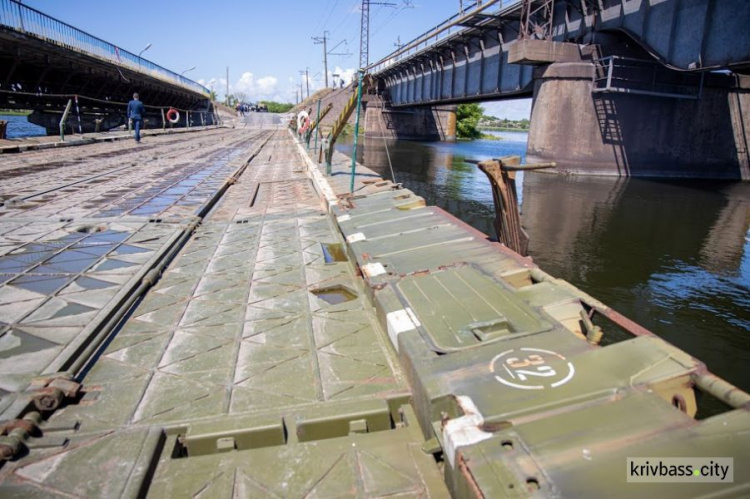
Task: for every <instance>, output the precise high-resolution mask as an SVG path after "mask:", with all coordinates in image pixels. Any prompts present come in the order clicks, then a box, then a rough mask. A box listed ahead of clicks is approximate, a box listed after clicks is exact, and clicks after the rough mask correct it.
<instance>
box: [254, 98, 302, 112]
mask: <svg viewBox="0 0 750 499" xmlns="http://www.w3.org/2000/svg"><path fill="white" fill-rule="evenodd" d="M260 104H265V105H266V107H267V108H268V112H269V113H286V112H287V111H289V110H290V109H291V108H293V107H294V104H289V103H286V102H274V101H267V100H262V101H260Z"/></svg>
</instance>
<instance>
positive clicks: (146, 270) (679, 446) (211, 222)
mask: <svg viewBox="0 0 750 499" xmlns="http://www.w3.org/2000/svg"><path fill="white" fill-rule="evenodd" d="M254 119H256V118H254ZM257 119H264V118H257ZM188 138H189V140H188ZM146 144H147V145H146V146H141V147H128V144H127V143H116V144H97V145H94V146H84V147H78V148H69V149H65V150H62V151H55V156H54V158H53V157H51V155H50V154H49V152H41V151H40V152H31V153H23V154H20V155H16V156H11V157H9V159H8V161H3V162H2V163H0V165H2V166H1V168H0V171H1V172H2V174H3V175H4V177H3V178H4V179H3V182H2V184H3V186H7V187H5V188H4V190H3V191H2V193H1V194H2V196H3V197H2V200H3V203H4V204H3V206H0V231H1V232H0V234H1V236H0V237H2V239H0V251H1V252H2V255H1V256H0V275H2V279H3V284H2V285H0V320H1V321H2V322H3V332H2V336H0V381H1V382H2V385H1V386H0V388H1V389H2V392H0V421H6V423H4V425H3V428H4V432H5V433H6V435H5V436H3V437H0V450H2V451H3V452H6V451H8V449H10V450H11V451H13V450H15V455H14V457H13V458H12V459H10V460H9V461H8V462H5V464H4V465H3V466H2V467H1V468H0V494H2V495H8V496H14V495H23V496H35V495H44V496H46V497H117V496H119V497H134V496H151V497H187V496H190V497H197V496H202V497H230V496H240V497H246V496H256V495H262V496H271V497H301V496H322V497H331V496H367V497H386V496H388V497H391V496H394V495H404V496H416V497H446V496H448V495H453V496H454V497H469V496H474V495H479V494H483V495H484V496H487V497H502V496H513V497H529V496H554V495H562V496H570V497H582V496H586V495H592V494H593V495H607V496H612V497H625V496H629V495H631V493H632V490H633V489H631V488H628V487H629V486H630V485H629V484H627V483H626V482H625V480H626V477H625V472H624V469H625V466H624V463H625V459H626V457H628V456H640V455H644V456H649V455H700V456H732V457H733V458H734V466H735V470H736V471H735V474H734V483H733V484H731V485H727V484H716V483H714V484H702V487H704V488H701V489H700V490H701V493H705V494H711V493H722V492H723V493H727V494H728V495H730V496H731V495H735V496H742V495H743V494H746V493H747V491H748V490H750V480H749V479H748V477H746V476H744V475H743V474H742V471H741V470H743V469H746V468H747V466H748V465H750V452H748V449H750V441H748V435H750V431H748V430H749V429H750V414H748V410H749V409H748V407H750V405H748V404H750V397H748V396H747V395H746V394H743V393H741V392H737V391H735V392H731V393H730V394H726V396H724V395H722V394H723V392H721V393H720V395H721V396H723V397H724V398H725V400H726V401H727V402H728V403H730V405H732V406H735V407H736V408H735V409H731V408H730V409H727V410H725V411H718V412H717V413H715V414H713V415H712V416H711V417H705V418H704V417H701V418H700V419H694V417H693V416H694V415H695V411H696V405H695V398H694V389H695V386H700V387H702V389H704V390H705V389H711V386H719V387H721V388H726V387H727V386H728V385H726V384H722V383H723V382H721V381H720V380H717V379H716V378H713V377H711V375H710V374H708V373H707V371H706V368H705V366H704V365H703V364H701V363H700V362H699V361H698V360H696V359H693V358H691V357H689V356H688V355H686V354H685V353H684V352H681V351H679V350H678V349H676V348H674V347H673V346H671V345H669V344H668V343H666V342H664V341H663V340H660V339H658V338H655V337H653V336H652V335H650V334H649V333H648V332H647V331H645V330H643V329H642V328H638V327H637V326H636V325H634V324H632V323H630V322H629V321H627V320H626V319H625V318H623V317H621V316H619V315H618V314H616V313H615V312H614V311H611V310H610V309H608V308H607V307H606V306H604V305H603V304H601V303H598V302H596V300H594V299H592V298H590V297H588V296H586V295H585V294H584V293H582V292H581V291H579V290H576V289H575V288H572V287H571V286H570V285H567V284H566V283H564V282H562V281H559V280H556V279H553V278H551V277H550V276H547V275H546V274H544V273H543V272H541V270H539V269H537V268H536V267H535V266H534V265H533V263H532V262H531V261H530V260H527V259H523V258H521V257H519V256H518V255H515V254H513V253H512V252H510V251H508V250H507V249H506V248H504V247H503V246H502V245H500V244H497V243H493V242H490V241H488V240H487V239H486V237H485V236H484V235H483V234H481V233H478V232H477V231H475V230H473V229H471V228H469V227H467V226H466V225H464V224H463V223H461V222H460V221H458V220H456V219H455V218H453V217H452V216H450V215H449V214H447V213H445V212H443V211H442V210H440V209H438V208H434V207H426V206H424V200H422V199H421V198H419V197H418V196H416V195H415V194H413V193H411V192H410V191H408V190H406V189H401V188H399V186H396V185H394V184H392V183H390V182H387V181H382V179H380V178H378V177H377V175H375V174H374V173H373V172H372V171H370V170H367V169H366V168H363V167H361V166H358V170H357V174H356V176H355V178H354V192H353V195H352V194H349V186H350V181H351V180H350V176H349V171H348V170H349V166H350V164H351V163H350V160H349V159H348V158H346V157H345V156H343V155H336V156H335V157H334V162H333V174H332V175H331V176H330V177H325V176H324V173H323V171H324V170H323V169H321V168H320V166H319V165H317V164H316V163H315V162H313V161H312V160H310V159H309V158H308V157H307V156H306V154H305V149H304V147H303V146H301V145H298V144H296V143H295V142H294V140H293V139H292V138H291V135H290V134H289V133H288V132H287V131H286V130H274V129H269V126H268V124H267V123H264V124H263V127H262V128H261V127H251V126H248V127H239V128H236V129H233V130H230V129H217V130H211V131H205V132H201V133H197V134H190V135H189V136H183V135H179V136H162V137H154V138H152V139H150V140H149V141H148V142H147V143H146ZM58 153H62V155H61V156H59V157H58V156H57V155H58ZM2 159H3V160H5V159H6V158H2ZM581 311H585V312H587V313H588V314H589V315H590V316H592V317H593V318H594V321H595V322H596V324H598V325H601V327H603V328H604V333H605V341H604V342H602V344H601V346H595V345H594V344H593V343H596V341H594V340H593V339H592V332H591V331H592V330H590V329H587V328H589V327H591V326H586V321H582V320H581V319H580V316H579V315H577V314H578V313H579V312H581ZM602 319H607V321H602ZM609 321H614V322H615V323H616V324H618V325H619V326H620V327H624V328H625V329H627V330H629V331H630V333H629V335H626V336H625V337H624V338H619V340H618V338H617V336H618V334H617V331H616V330H619V328H616V327H614V326H613V325H612V324H611V322H609ZM585 336H588V340H591V341H587V338H585ZM620 340H621V341H620ZM532 351H533V352H534V353H533V358H532V357H528V356H529V355H532V354H531V353H530V352H532ZM509 352H515V353H516V357H519V356H520V357H523V356H526V357H528V358H527V360H529V359H530V361H532V363H531V364H529V365H528V366H527V370H526V371H519V370H518V369H521V367H519V365H518V362H520V360H519V359H518V358H516V359H515V361H513V362H511V360H512V359H506V357H507V354H508V353H509ZM539 365H541V367H543V368H546V370H545V369H542V370H539V371H537V366H539ZM550 370H551V372H552V373H553V374H551V375H549V372H550ZM529 371H530V372H536V374H537V375H540V376H533V375H528V376H527V378H526V379H527V382H524V381H523V379H524V378H523V376H521V375H523V374H524V372H526V373H527V374H528V372H529ZM505 372H507V373H509V374H512V375H514V376H516V379H515V380H514V379H512V378H509V377H508V376H506V375H505V374H504V373H505ZM519 376H520V377H519ZM549 376H551V377H552V378H551V379H550V378H549ZM69 378H72V381H73V382H74V383H71V380H70V379H69ZM529 379H530V381H529ZM540 380H541V381H540ZM75 383H81V387H78V386H77V385H76V384H75ZM539 383H541V385H540V386H541V388H540V389H536V388H534V386H536V384H539ZM56 390H57V391H56ZM714 392H715V393H719V392H720V391H719V390H714ZM56 397H57V398H56ZM675 401H677V403H676V404H675ZM40 405H41V409H40V407H39V406H40ZM675 405H676V406H675ZM19 420H24V421H26V423H19V422H18V421H19ZM592 422H593V423H592ZM24 425H26V426H24ZM29 425H30V426H29ZM24 428H30V430H29V431H28V432H26V433H24V432H25V430H24ZM11 453H13V452H11ZM4 455H7V454H4ZM645 487H648V488H647V489H646V488H639V489H638V491H639V494H643V493H644V491H647V492H648V493H649V494H653V495H659V496H661V497H672V496H675V497H684V496H685V494H687V493H688V492H690V493H693V492H694V491H695V490H696V489H695V488H688V487H694V485H692V484H651V485H646V486H645Z"/></svg>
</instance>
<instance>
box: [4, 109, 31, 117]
mask: <svg viewBox="0 0 750 499" xmlns="http://www.w3.org/2000/svg"><path fill="white" fill-rule="evenodd" d="M0 114H4V115H5V116H28V115H30V114H31V111H26V110H20V111H19V110H18V109H0Z"/></svg>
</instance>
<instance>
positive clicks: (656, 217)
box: [337, 134, 750, 391]
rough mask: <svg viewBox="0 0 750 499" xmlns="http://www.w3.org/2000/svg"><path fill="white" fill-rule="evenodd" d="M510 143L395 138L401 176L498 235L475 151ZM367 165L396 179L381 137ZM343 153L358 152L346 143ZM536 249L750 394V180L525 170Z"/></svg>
mask: <svg viewBox="0 0 750 499" xmlns="http://www.w3.org/2000/svg"><path fill="white" fill-rule="evenodd" d="M502 135H503V136H505V138H506V140H502V141H475V142H459V143H456V144H449V143H415V142H398V141H390V142H388V149H389V151H390V156H391V160H392V163H393V170H394V173H395V177H396V178H395V180H396V181H397V182H402V183H403V184H404V185H405V186H406V187H407V188H409V189H411V190H413V191H415V192H416V193H417V194H419V195H420V196H423V197H424V198H425V199H426V200H427V202H428V203H429V204H432V205H437V206H440V207H441V208H443V209H445V210H446V211H449V212H450V213H452V214H454V215H456V216H457V217H459V218H461V219H462V220H464V221H465V222H467V223H469V224H471V225H472V226H474V227H476V228H477V229H479V230H481V231H482V232H485V233H487V234H492V231H493V229H492V220H493V218H494V207H493V204H492V191H491V190H490V187H489V183H488V181H487V179H486V177H485V176H484V174H483V173H481V172H480V171H479V170H478V169H477V168H476V166H474V165H472V164H469V163H466V162H465V161H464V160H465V159H466V158H472V159H488V158H492V157H499V156H504V155H508V154H519V155H522V156H523V154H524V152H525V148H526V142H525V140H526V135H525V134H502ZM364 142H365V144H364V147H363V148H361V149H360V151H359V154H358V156H359V158H358V159H359V161H360V162H363V163H364V164H365V165H366V166H368V167H369V168H371V169H373V170H375V171H376V172H378V174H380V175H382V176H383V177H385V178H391V174H390V168H389V165H388V155H387V154H386V149H385V145H384V142H383V140H382V139H368V140H365V141H364ZM337 147H338V148H339V150H341V151H342V152H345V153H350V151H351V146H350V145H348V144H347V143H346V142H342V143H341V144H339V145H338V146H337ZM518 183H519V186H520V191H521V192H519V199H521V200H522V210H523V217H522V218H523V224H524V227H525V229H526V230H527V232H528V233H529V236H530V237H531V242H530V245H529V251H530V253H531V256H532V257H533V258H534V260H535V261H536V262H537V263H538V264H539V265H540V266H541V267H542V268H543V269H545V270H546V271H547V272H549V273H551V274H553V275H555V276H557V277H560V278H563V279H565V280H567V281H570V282H571V283H573V284H574V285H576V286H578V287H580V288H582V289H584V290H585V291H587V292H588V293H590V294H591V295H593V296H595V297H596V298H598V299H600V300H602V301H603V302H604V303H606V304H608V305H610V306H611V307H613V308H615V309H616V310H618V311H620V312H622V313H623V314H625V315H626V316H628V317H630V318H632V319H634V320H635V321H636V322H638V323H640V324H642V325H643V326H645V327H647V328H649V329H651V330H652V331H654V332H655V333H657V334H658V335H660V336H662V337H664V338H665V339H667V340H668V341H670V342H672V343H674V344H676V345H677V346H679V347H680V348H683V349H684V350H686V351H687V352H689V353H690V354H692V355H694V356H696V357H698V358H700V359H701V360H702V361H704V362H705V363H706V364H707V365H708V367H709V368H710V369H711V370H712V371H714V372H715V373H716V374H719V375H720V376H722V377H725V378H726V379H728V380H729V381H731V382H733V383H735V384H737V385H739V386H740V387H742V388H743V389H745V390H749V391H750V374H748V373H747V371H746V366H747V365H748V364H749V363H750V232H748V230H749V229H750V184H748V183H721V182H707V181H690V182H685V181H663V180H659V181H657V180H644V179H621V178H608V177H575V176H561V175H550V174H545V173H531V174H527V175H526V176H525V178H524V177H521V178H519V182H518Z"/></svg>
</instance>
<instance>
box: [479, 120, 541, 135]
mask: <svg viewBox="0 0 750 499" xmlns="http://www.w3.org/2000/svg"><path fill="white" fill-rule="evenodd" d="M479 129H480V130H491V131H499V132H528V131H529V120H527V119H523V120H509V119H506V118H503V119H499V118H496V117H494V116H482V119H481V120H480V121H479Z"/></svg>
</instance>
